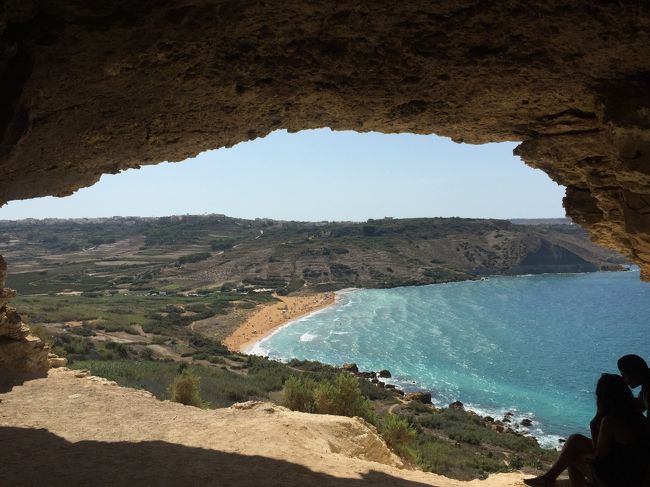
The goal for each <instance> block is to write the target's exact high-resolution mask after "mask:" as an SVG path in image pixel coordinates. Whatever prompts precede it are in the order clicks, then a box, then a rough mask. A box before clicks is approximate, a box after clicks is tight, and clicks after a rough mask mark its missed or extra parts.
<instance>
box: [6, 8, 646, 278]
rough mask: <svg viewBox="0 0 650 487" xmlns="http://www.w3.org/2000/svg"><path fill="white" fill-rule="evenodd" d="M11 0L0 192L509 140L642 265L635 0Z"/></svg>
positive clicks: (639, 44)
mask: <svg viewBox="0 0 650 487" xmlns="http://www.w3.org/2000/svg"><path fill="white" fill-rule="evenodd" d="M5 3H6V4H7V5H6V7H5V8H3V9H0V79H2V80H3V84H2V88H3V89H2V90H0V106H1V107H2V114H3V116H2V117H1V118H0V175H1V177H2V185H1V186H0V204H2V203H3V202H5V201H9V200H13V199H23V198H32V197H36V196H45V195H58V196H62V195H67V194H70V193H72V192H73V191H75V190H76V189H78V188H80V187H84V186H88V185H91V184H93V183H95V182H96V181H97V180H98V179H99V178H100V176H101V175H102V174H104V173H116V172H118V171H119V170H121V169H126V168H131V167H139V166H141V165H144V164H154V163H158V162H160V161H165V160H168V161H179V160H183V159H186V158H188V157H191V156H194V155H196V154H198V153H199V152H202V151H205V150H208V149H215V148H218V147H230V146H232V145H234V144H236V143H239V142H242V141H246V140H251V139H255V138H258V137H263V136H265V135H266V134H268V133H270V132H271V131H273V130H276V129H281V128H285V129H288V130H289V131H297V130H300V129H309V128H316V127H331V128H332V129H335V130H357V131H361V132H366V131H371V130H374V131H380V132H413V133H418V134H429V133H436V134H439V135H444V136H448V137H452V138H453V139H454V140H455V141H457V142H467V143H474V144H478V143H486V142H497V141H505V140H508V141H513V140H515V141H521V142H522V143H521V145H520V146H519V148H518V149H517V151H516V152H517V154H519V155H520V156H521V157H522V158H523V160H524V161H525V162H526V163H527V164H529V165H531V166H533V167H537V168H540V169H542V170H543V171H545V172H546V173H547V174H548V175H549V176H550V177H551V178H552V179H553V180H554V181H556V182H558V183H559V184H563V185H565V186H567V193H566V197H565V200H564V205H565V208H566V211H567V213H568V214H569V216H571V217H572V218H573V219H574V221H576V222H577V223H580V224H581V225H584V226H585V227H586V228H587V229H588V230H589V231H590V232H591V233H592V235H593V236H594V239H595V240H596V241H597V242H599V243H601V244H603V245H606V246H609V247H612V248H615V249H618V250H620V251H622V252H624V253H626V254H627V255H628V256H630V257H631V258H633V259H634V260H635V261H636V262H637V263H638V264H639V265H641V266H642V267H643V269H644V275H643V277H644V278H650V275H648V272H649V271H650V189H649V188H650V185H649V184H648V183H649V178H650V78H649V77H648V59H650V10H649V9H648V8H647V7H646V6H645V4H644V3H643V2H622V3H621V2H593V1H590V0H577V1H574V2H571V5H570V7H568V6H567V4H566V2H559V1H555V0H552V1H544V2H542V1H532V2H530V1H523V0H520V1H510V2H489V3H485V2H481V3H476V2H469V1H456V0H454V1H452V0H445V1H439V2H430V1H428V0H414V1H410V2H389V1H384V0H382V1H377V2H365V3H360V4H358V3H353V4H350V3H348V2H336V1H323V2H308V1H306V0H287V1H285V2H282V4H281V7H278V5H277V4H276V3H275V2H257V1H251V2H235V3H233V2H227V1H225V0H209V1H208V0H195V1H193V2H191V3H190V4H188V3H187V2H185V1H182V0H170V1H167V2H164V3H151V2H144V3H138V2H136V3H134V2H128V1H127V0H114V1H111V2H73V1H71V0H31V1H29V2H24V1H20V0H8V1H7V2H5ZM44 155H46V156H44ZM460 179H461V178H459V180H460ZM214 184H215V185H217V186H218V184H219V182H218V181H215V182H214Z"/></svg>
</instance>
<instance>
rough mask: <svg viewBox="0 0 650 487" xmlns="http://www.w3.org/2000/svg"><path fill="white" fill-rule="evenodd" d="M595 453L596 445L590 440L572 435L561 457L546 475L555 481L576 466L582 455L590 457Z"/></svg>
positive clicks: (565, 444)
mask: <svg viewBox="0 0 650 487" xmlns="http://www.w3.org/2000/svg"><path fill="white" fill-rule="evenodd" d="M593 453H594V445H593V443H592V442H591V439H590V438H587V437H586V436H584V435H579V434H575V435H571V436H569V438H567V440H566V442H565V443H564V446H563V447H562V451H561V452H560V456H559V457H557V460H556V461H555V463H554V464H553V466H552V467H551V468H550V469H549V471H548V472H546V474H545V475H544V476H545V477H547V478H550V479H552V480H555V479H556V478H558V477H559V476H560V474H561V473H562V472H564V470H566V469H567V468H569V467H570V466H571V465H574V464H575V463H576V462H577V461H578V460H579V457H580V456H581V455H589V454H593Z"/></svg>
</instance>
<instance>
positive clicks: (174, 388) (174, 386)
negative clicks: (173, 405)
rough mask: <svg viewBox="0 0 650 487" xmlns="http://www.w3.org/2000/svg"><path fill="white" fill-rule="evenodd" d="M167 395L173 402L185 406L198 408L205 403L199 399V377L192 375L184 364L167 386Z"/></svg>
mask: <svg viewBox="0 0 650 487" xmlns="http://www.w3.org/2000/svg"><path fill="white" fill-rule="evenodd" d="M169 396H170V399H171V400H172V401H173V402H180V403H181V404H185V405H186V406H194V407H197V408H200V407H203V406H204V404H205V403H204V402H203V400H202V399H201V379H200V378H199V377H197V376H196V375H194V373H193V372H192V371H191V370H190V369H188V368H187V365H186V364H181V366H180V367H179V371H178V375H176V378H175V379H174V382H172V383H171V385H170V386H169Z"/></svg>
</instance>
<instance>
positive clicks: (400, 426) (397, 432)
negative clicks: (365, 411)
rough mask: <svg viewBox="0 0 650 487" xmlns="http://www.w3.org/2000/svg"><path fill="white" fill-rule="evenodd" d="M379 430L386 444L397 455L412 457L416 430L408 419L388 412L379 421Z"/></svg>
mask: <svg viewBox="0 0 650 487" xmlns="http://www.w3.org/2000/svg"><path fill="white" fill-rule="evenodd" d="M379 432H380V433H381V436H382V437H383V438H384V440H386V443H387V444H388V446H389V447H390V448H391V449H393V450H394V451H395V452H396V453H398V454H399V455H401V456H403V457H406V458H410V459H413V458H414V453H413V450H412V449H413V445H414V444H415V441H416V439H417V431H416V430H415V428H414V427H413V426H411V425H410V424H409V423H408V421H406V420H405V419H403V418H400V417H399V416H396V415H394V414H389V415H387V416H385V417H384V418H383V420H382V421H381V423H380V427H379Z"/></svg>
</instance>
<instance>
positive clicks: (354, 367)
mask: <svg viewBox="0 0 650 487" xmlns="http://www.w3.org/2000/svg"><path fill="white" fill-rule="evenodd" d="M341 368H342V369H343V370H345V371H346V372H352V373H353V374H358V373H359V367H357V364H355V363H351V364H347V363H346V364H343V367H341Z"/></svg>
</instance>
